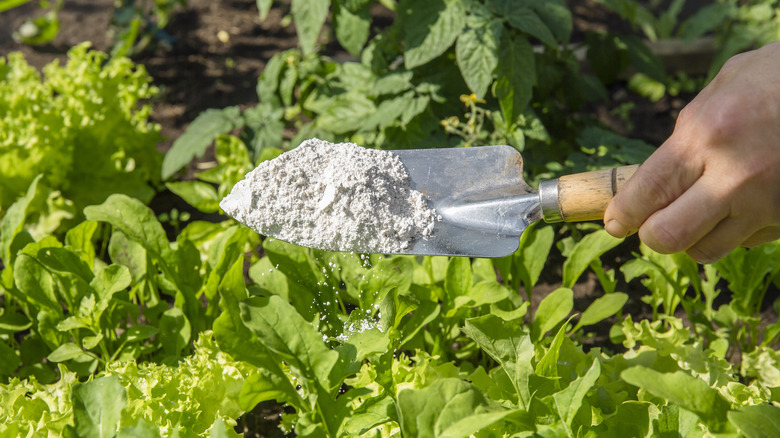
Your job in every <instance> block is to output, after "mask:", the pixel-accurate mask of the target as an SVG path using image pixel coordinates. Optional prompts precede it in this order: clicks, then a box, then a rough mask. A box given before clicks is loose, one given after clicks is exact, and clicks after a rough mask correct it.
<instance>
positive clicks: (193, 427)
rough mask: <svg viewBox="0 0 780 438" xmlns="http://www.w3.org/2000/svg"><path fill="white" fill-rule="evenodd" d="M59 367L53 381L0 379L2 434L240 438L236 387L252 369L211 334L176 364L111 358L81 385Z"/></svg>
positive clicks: (207, 334)
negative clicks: (0, 381)
mask: <svg viewBox="0 0 780 438" xmlns="http://www.w3.org/2000/svg"><path fill="white" fill-rule="evenodd" d="M59 371H60V374H61V377H60V379H59V380H58V381H57V382H56V383H51V384H41V383H39V382H38V381H36V380H35V379H34V378H30V379H27V380H18V379H13V380H11V381H10V382H9V383H8V384H2V385H0V406H2V408H3V409H2V410H0V420H2V423H1V424H0V435H2V436H9V437H10V436H44V435H46V434H48V435H49V436H80V437H88V436H105V437H114V436H117V437H124V436H136V437H149V438H153V437H161V438H162V437H173V436H185V435H186V436H193V437H224V436H239V435H238V434H237V433H235V432H234V431H233V426H235V425H236V420H235V419H236V418H238V417H239V416H241V415H242V414H243V413H244V411H242V410H241V409H240V408H239V407H238V404H237V401H238V397H239V392H240V390H241V387H242V385H243V383H244V381H245V380H246V379H247V378H248V377H250V376H252V375H253V374H254V371H253V370H252V369H251V368H249V367H248V365H247V364H244V363H241V362H237V361H235V360H232V359H231V358H230V357H229V356H227V355H226V354H224V353H222V352H221V351H219V349H218V348H217V347H216V345H215V344H214V341H213V340H212V337H211V334H210V333H203V334H202V335H201V336H200V337H199V339H198V340H197V341H196V343H195V350H194V353H193V354H192V355H191V356H188V357H186V358H185V359H184V360H183V361H181V362H180V363H178V364H177V366H175V367H172V366H168V365H156V364H138V363H135V362H124V363H112V364H110V365H109V367H108V368H107V369H106V370H105V372H102V373H100V374H99V375H97V376H96V377H95V378H94V379H92V380H90V381H89V382H86V383H79V382H78V379H77V377H76V374H75V373H73V372H69V371H68V370H67V369H66V368H65V367H61V368H60V370H59ZM183 434H184V435H183Z"/></svg>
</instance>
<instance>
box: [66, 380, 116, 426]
mask: <svg viewBox="0 0 780 438" xmlns="http://www.w3.org/2000/svg"><path fill="white" fill-rule="evenodd" d="M126 404H127V392H126V391H125V388H124V387H123V386H122V384H120V383H119V377H117V376H108V377H101V378H98V379H95V380H93V381H91V382H88V383H77V384H75V385H73V422H74V423H75V425H76V431H77V433H78V434H79V436H88V437H96V438H112V437H114V436H115V435H116V433H117V431H118V429H119V420H120V419H121V417H122V409H123V408H124V407H125V405H126Z"/></svg>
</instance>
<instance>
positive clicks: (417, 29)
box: [404, 0, 466, 70]
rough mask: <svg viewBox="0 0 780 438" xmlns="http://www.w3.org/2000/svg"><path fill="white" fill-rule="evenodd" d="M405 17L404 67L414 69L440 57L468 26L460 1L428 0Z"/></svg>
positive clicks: (412, 9)
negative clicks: (465, 26) (466, 25)
mask: <svg viewBox="0 0 780 438" xmlns="http://www.w3.org/2000/svg"><path fill="white" fill-rule="evenodd" d="M408 13H409V15H407V16H405V17H404V48H405V53H404V65H405V66H406V68H407V69H410V70H411V69H413V68H415V67H418V66H420V65H423V64H425V63H427V62H428V61H430V60H432V59H434V58H436V57H438V56H439V55H441V54H443V53H444V52H445V51H447V49H448V48H450V46H452V44H453V43H454V42H455V39H456V38H457V37H458V35H459V34H460V32H461V30H462V29H463V26H464V25H465V23H466V11H465V8H464V6H463V4H462V2H461V0H426V1H424V2H418V3H416V4H415V5H414V7H413V8H411V7H410V8H408Z"/></svg>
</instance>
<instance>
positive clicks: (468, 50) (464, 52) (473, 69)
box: [455, 20, 504, 99]
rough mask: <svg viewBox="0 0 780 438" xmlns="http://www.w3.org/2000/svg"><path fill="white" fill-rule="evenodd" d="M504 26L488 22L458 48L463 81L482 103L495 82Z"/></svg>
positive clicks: (471, 29)
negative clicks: (491, 84)
mask: <svg viewBox="0 0 780 438" xmlns="http://www.w3.org/2000/svg"><path fill="white" fill-rule="evenodd" d="M503 30H504V26H503V24H501V22H500V21H498V20H491V21H487V20H484V22H483V23H481V26H479V27H468V28H466V30H465V31H464V32H462V33H461V34H460V35H459V36H458V39H457V43H456V45H455V59H456V61H457V63H458V68H459V69H460V72H461V74H462V75H463V79H465V81H466V84H467V85H468V86H469V89H471V92H472V93H474V94H475V95H476V96H477V98H479V99H482V98H483V97H485V94H486V93H487V90H488V87H489V86H490V83H491V82H493V70H495V68H496V66H497V65H498V48H499V41H501V34H502V31H503Z"/></svg>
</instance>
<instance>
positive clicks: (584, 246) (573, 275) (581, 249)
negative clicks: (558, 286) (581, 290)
mask: <svg viewBox="0 0 780 438" xmlns="http://www.w3.org/2000/svg"><path fill="white" fill-rule="evenodd" d="M622 241H623V240H622V239H616V238H614V237H612V236H611V235H609V233H607V232H606V231H604V230H597V231H594V232H592V233H590V234H588V235H587V236H585V237H583V238H582V240H580V241H579V242H577V243H576V244H575V245H574V248H573V249H572V250H571V252H570V253H569V254H567V256H568V257H567V259H566V261H565V262H563V287H572V286H574V284H575V283H576V282H577V280H578V279H579V278H580V276H581V275H582V273H583V272H585V269H586V268H587V267H588V265H589V264H590V262H592V261H593V260H595V259H596V258H598V257H601V255H602V254H604V253H605V252H607V251H609V250H610V249H612V248H614V247H616V246H618V245H619V244H620V242H622Z"/></svg>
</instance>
